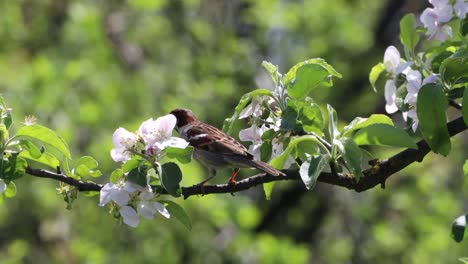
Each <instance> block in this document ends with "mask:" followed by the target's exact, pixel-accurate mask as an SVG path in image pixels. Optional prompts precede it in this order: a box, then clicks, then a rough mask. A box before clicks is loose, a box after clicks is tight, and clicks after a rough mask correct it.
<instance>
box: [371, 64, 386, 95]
mask: <svg viewBox="0 0 468 264" xmlns="http://www.w3.org/2000/svg"><path fill="white" fill-rule="evenodd" d="M383 72H385V66H384V65H383V63H378V64H376V65H375V66H374V67H372V69H371V71H370V73H369V82H370V84H371V85H372V89H374V92H377V88H376V86H377V81H378V80H379V78H380V76H381V74H382V73H383Z"/></svg>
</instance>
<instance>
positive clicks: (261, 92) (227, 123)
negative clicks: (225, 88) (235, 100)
mask: <svg viewBox="0 0 468 264" xmlns="http://www.w3.org/2000/svg"><path fill="white" fill-rule="evenodd" d="M258 96H273V95H272V93H271V91H269V90H267V89H256V90H253V91H252V92H250V93H246V94H244V95H243V96H242V97H241V99H240V101H239V104H238V105H237V106H236V108H235V109H234V114H233V115H232V117H231V118H226V120H224V124H223V130H224V132H226V133H227V134H228V135H229V134H231V132H232V127H233V125H234V121H236V120H237V118H238V117H239V114H240V112H241V111H242V110H243V109H244V108H245V107H246V106H247V105H248V104H249V103H250V102H251V101H252V99H253V98H255V97H258Z"/></svg>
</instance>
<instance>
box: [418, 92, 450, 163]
mask: <svg viewBox="0 0 468 264" xmlns="http://www.w3.org/2000/svg"><path fill="white" fill-rule="evenodd" d="M447 107H448V102H447V98H446V97H445V94H444V92H443V91H442V87H441V86H440V85H437V84H434V83H429V84H426V85H424V86H423V87H421V90H419V94H418V101H417V103H416V112H417V115H418V119H419V129H420V130H421V133H422V135H423V137H424V139H425V140H426V141H427V143H428V144H429V146H430V147H431V149H432V151H434V152H435V153H439V154H441V155H444V156H447V155H448V154H449V152H450V148H451V143H450V136H449V133H448V130H447V125H446V117H445V111H446V110H447Z"/></svg>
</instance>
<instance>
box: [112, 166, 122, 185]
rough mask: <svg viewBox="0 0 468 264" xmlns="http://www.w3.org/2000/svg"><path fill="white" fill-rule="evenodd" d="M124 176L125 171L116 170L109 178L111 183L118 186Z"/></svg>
mask: <svg viewBox="0 0 468 264" xmlns="http://www.w3.org/2000/svg"><path fill="white" fill-rule="evenodd" d="M123 176H124V174H123V171H122V170H121V169H116V170H114V171H113V172H112V173H111V175H110V177H109V181H110V182H111V183H113V184H116V183H117V182H119V181H120V180H121V179H122V178H123Z"/></svg>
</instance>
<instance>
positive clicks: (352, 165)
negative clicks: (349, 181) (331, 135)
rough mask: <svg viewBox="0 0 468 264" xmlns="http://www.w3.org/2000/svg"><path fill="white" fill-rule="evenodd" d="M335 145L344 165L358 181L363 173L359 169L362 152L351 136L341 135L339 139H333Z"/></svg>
mask: <svg viewBox="0 0 468 264" xmlns="http://www.w3.org/2000/svg"><path fill="white" fill-rule="evenodd" d="M334 143H335V145H336V146H337V147H338V149H339V151H340V153H341V154H342V155H343V159H344V161H345V163H346V166H347V167H348V168H349V169H350V170H351V173H352V174H353V175H354V177H355V178H356V181H359V179H361V178H362V177H363V176H364V174H363V173H362V169H361V159H362V152H361V150H360V149H359V147H358V145H357V144H356V143H355V142H354V140H352V139H351V138H346V137H343V138H341V139H340V140H335V142H334Z"/></svg>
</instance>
